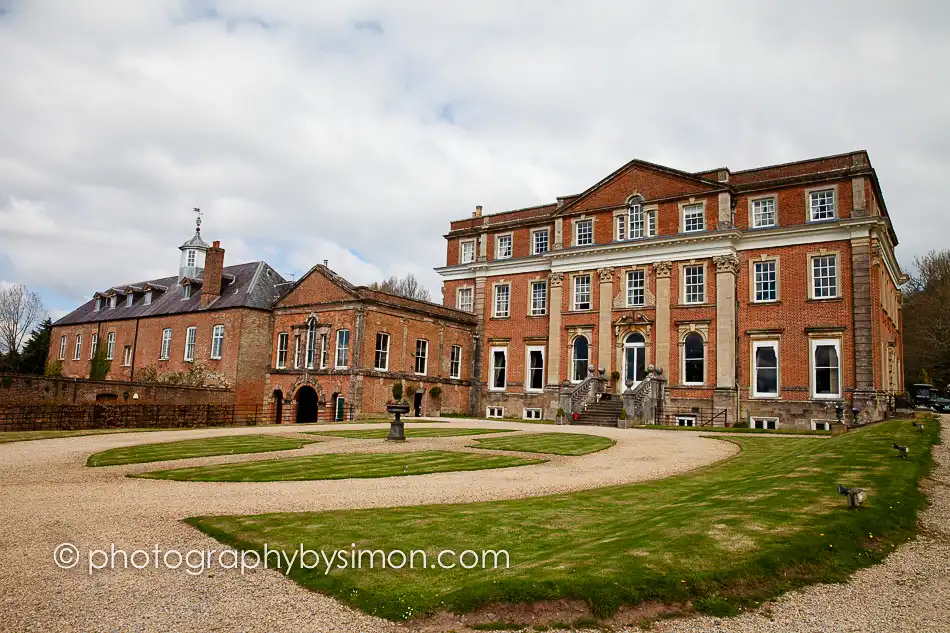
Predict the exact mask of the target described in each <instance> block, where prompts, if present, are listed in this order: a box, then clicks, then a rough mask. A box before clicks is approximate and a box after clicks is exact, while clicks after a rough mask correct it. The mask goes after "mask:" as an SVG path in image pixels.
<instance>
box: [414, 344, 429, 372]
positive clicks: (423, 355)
mask: <svg viewBox="0 0 950 633" xmlns="http://www.w3.org/2000/svg"><path fill="white" fill-rule="evenodd" d="M420 359H422V371H419V360H420ZM413 361H414V362H413V365H414V367H413V369H414V370H415V372H416V375H417V376H425V375H426V373H427V372H428V370H429V341H427V340H426V339H424V338H417V339H416V353H415V355H414V356H413Z"/></svg>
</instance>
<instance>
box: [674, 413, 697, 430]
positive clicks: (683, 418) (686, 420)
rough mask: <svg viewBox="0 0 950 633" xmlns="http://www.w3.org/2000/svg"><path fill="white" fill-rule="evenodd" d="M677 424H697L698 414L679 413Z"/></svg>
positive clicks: (693, 425) (691, 425)
mask: <svg viewBox="0 0 950 633" xmlns="http://www.w3.org/2000/svg"><path fill="white" fill-rule="evenodd" d="M676 426H688V427H695V426H696V416H695V415H678V416H676Z"/></svg>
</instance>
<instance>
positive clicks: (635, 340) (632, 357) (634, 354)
mask: <svg viewBox="0 0 950 633" xmlns="http://www.w3.org/2000/svg"><path fill="white" fill-rule="evenodd" d="M645 376H646V341H644V339H643V335H642V334H640V333H639V332H633V333H631V334H628V335H627V338H625V339H624V341H623V381H624V384H626V383H627V382H630V381H633V384H634V386H636V385H638V384H640V381H641V380H643V378H644V377H645Z"/></svg>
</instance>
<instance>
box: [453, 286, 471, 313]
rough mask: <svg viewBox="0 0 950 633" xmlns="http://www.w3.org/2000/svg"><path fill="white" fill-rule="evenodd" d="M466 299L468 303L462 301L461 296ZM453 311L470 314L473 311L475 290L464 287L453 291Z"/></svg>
mask: <svg viewBox="0 0 950 633" xmlns="http://www.w3.org/2000/svg"><path fill="white" fill-rule="evenodd" d="M463 294H465V295H466V296H467V297H468V301H465V302H463V301H462V295H463ZM455 309H456V310H461V311H462V312H472V311H473V310H474V309H475V290H474V289H473V288H472V287H471V286H465V287H463V288H459V289H458V290H456V291H455Z"/></svg>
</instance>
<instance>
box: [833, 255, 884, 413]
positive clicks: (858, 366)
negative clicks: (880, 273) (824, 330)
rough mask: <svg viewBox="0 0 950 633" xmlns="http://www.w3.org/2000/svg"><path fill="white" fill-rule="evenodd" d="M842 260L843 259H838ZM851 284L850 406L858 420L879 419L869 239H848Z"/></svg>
mask: <svg viewBox="0 0 950 633" xmlns="http://www.w3.org/2000/svg"><path fill="white" fill-rule="evenodd" d="M842 263H843V262H842ZM851 284H852V289H851V290H852V296H853V301H854V312H853V314H854V330H853V331H854V401H853V405H852V406H854V407H857V408H858V409H861V417H862V418H863V419H862V420H861V421H862V422H865V423H866V422H873V421H875V420H877V419H879V417H880V416H879V413H878V412H877V394H876V393H875V390H874V343H873V336H872V328H873V319H872V316H871V312H872V309H871V238H869V237H861V238H856V239H853V240H851Z"/></svg>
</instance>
